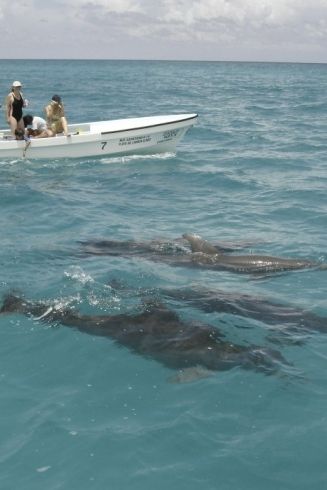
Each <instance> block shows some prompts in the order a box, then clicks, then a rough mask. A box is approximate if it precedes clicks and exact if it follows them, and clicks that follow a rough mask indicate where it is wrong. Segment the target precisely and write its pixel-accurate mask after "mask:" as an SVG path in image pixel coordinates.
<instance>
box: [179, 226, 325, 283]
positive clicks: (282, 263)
mask: <svg viewBox="0 0 327 490" xmlns="http://www.w3.org/2000/svg"><path fill="white" fill-rule="evenodd" d="M183 238H185V239H186V240H187V241H188V242H189V243H190V246H191V250H192V254H191V262H192V264H193V266H194V267H201V268H208V269H214V270H227V271H230V272H238V273H247V274H249V273H252V274H258V273H271V272H283V271H292V270H299V269H307V268H314V267H315V268H319V269H326V268H327V265H325V264H320V263H318V262H313V261H311V260H305V259H291V258H280V257H272V256H269V255H252V254H251V255H226V254H223V253H219V252H217V253H214V252H212V251H211V252H208V251H209V250H210V248H209V244H208V243H207V242H206V241H205V240H203V239H202V238H201V237H199V236H198V235H193V234H187V233H185V234H184V235H183ZM180 265H182V263H181V264H180ZM183 265H185V263H184V264H183Z"/></svg>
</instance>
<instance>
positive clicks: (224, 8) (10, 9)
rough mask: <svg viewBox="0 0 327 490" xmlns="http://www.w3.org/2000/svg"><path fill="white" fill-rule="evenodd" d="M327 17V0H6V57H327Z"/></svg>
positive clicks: (0, 11)
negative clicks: (22, 0)
mask: <svg viewBox="0 0 327 490" xmlns="http://www.w3.org/2000/svg"><path fill="white" fill-rule="evenodd" d="M1 15H2V18H1ZM326 19H327V1H326V0H311V1H310V3H309V2H308V0H156V3H155V7H154V2H153V0H70V2H67V3H66V1H64V0H52V1H51V2H40V1H39V0H30V1H29V3H25V4H24V3H21V2H20V1H17V0H16V1H15V0H12V1H10V0H0V29H1V32H2V33H3V34H2V43H1V45H0V57H1V56H4V57H10V56H13V57H15V56H17V57H18V56H19V55H18V54H17V53H18V51H19V50H20V51H21V52H22V53H23V47H27V48H28V50H29V52H30V53H31V52H33V53H35V56H44V57H47V56H50V57H52V56H53V55H54V51H55V50H56V53H57V54H56V57H60V53H63V55H64V56H66V57H69V56H71V57H83V56H89V57H94V56H98V57H109V58H110V57H112V58H116V57H124V58H133V57H138V58H143V57H145V58H147V57H151V58H160V57H164V58H172V59H176V58H184V59H192V58H193V57H200V59H202V58H203V57H204V58H209V59H210V58H211V59H228V58H232V59H241V60H244V59H254V58H257V59H267V57H268V59H274V60H275V61H278V60H279V59H280V60H284V61H285V60H287V59H290V60H292V59H295V60H298V59H299V60H301V59H302V60H303V61H311V60H312V61H317V60H319V61H326V57H327V55H326V49H325V45H326V42H327V20H326ZM40 40H42V42H40ZM19 44H21V46H19ZM47 53H48V55H47ZM20 57H24V55H20ZM301 57H302V58H301Z"/></svg>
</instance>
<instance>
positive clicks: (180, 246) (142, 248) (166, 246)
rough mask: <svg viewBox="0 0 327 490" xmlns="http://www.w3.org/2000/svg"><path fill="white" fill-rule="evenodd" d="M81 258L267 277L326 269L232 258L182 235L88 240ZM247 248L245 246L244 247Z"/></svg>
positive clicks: (270, 259) (300, 262) (292, 261)
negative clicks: (145, 239) (109, 258)
mask: <svg viewBox="0 0 327 490" xmlns="http://www.w3.org/2000/svg"><path fill="white" fill-rule="evenodd" d="M80 244H81V246H82V256H89V255H113V256H124V257H130V256H132V257H141V258H145V259H149V260H152V261H155V262H164V263H166V264H168V265H171V266H176V267H193V268H202V269H210V270H219V271H229V272H235V273H245V274H268V273H273V272H283V271H292V270H299V269H307V268H317V269H326V268H327V265H326V264H321V263H318V262H313V261H310V260H305V259H292V258H281V257H272V256H269V255H253V254H249V255H233V254H232V253H231V252H233V251H234V250H235V248H232V247H230V248H229V247H224V246H223V245H218V244H210V243H209V242H207V241H206V240H203V239H202V238H201V237H200V236H199V235H194V234H187V233H186V234H184V235H183V236H182V239H179V238H178V239H173V240H168V241H167V240H165V241H163V240H151V241H148V242H135V241H132V240H129V241H115V240H88V241H81V242H80ZM245 246H246V245H245Z"/></svg>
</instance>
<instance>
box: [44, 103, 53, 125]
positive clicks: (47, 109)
mask: <svg viewBox="0 0 327 490" xmlns="http://www.w3.org/2000/svg"><path fill="white" fill-rule="evenodd" d="M44 113H45V119H46V121H47V125H48V126H51V115H52V114H51V108H50V106H48V105H46V106H45V108H44Z"/></svg>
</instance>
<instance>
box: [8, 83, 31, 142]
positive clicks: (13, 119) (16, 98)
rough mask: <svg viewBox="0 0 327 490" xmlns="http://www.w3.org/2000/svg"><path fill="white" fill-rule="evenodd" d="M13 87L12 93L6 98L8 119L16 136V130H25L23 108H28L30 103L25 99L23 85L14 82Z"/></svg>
mask: <svg viewBox="0 0 327 490" xmlns="http://www.w3.org/2000/svg"><path fill="white" fill-rule="evenodd" d="M11 87H12V88H11V92H10V93H9V94H8V95H7V98H6V118H7V123H8V124H9V126H10V129H11V132H12V134H15V131H16V129H23V130H25V127H24V121H23V107H27V104H28V101H27V100H26V99H24V97H23V94H22V92H21V88H22V84H21V83H20V82H19V81H18V80H16V81H15V82H13V84H12V86H11Z"/></svg>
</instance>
